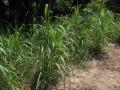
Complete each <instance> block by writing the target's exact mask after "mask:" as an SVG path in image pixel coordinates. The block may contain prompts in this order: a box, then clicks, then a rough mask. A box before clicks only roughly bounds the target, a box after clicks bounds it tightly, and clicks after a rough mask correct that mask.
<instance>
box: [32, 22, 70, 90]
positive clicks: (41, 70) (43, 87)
mask: <svg viewBox="0 0 120 90" xmlns="http://www.w3.org/2000/svg"><path fill="white" fill-rule="evenodd" d="M61 28H62V29H61ZM66 33H67V32H66V31H65V29H64V28H63V27H62V26H60V25H58V26H53V25H51V24H50V23H47V24H46V23H45V24H44V25H43V26H42V25H37V26H35V33H34V35H33V38H32V40H33V42H32V43H33V48H34V49H33V52H34V53H36V54H37V55H39V60H38V65H37V66H36V72H35V75H34V82H33V85H32V88H33V90H47V89H48V87H49V86H50V85H51V84H54V83H55V82H56V80H58V79H59V78H60V77H61V78H64V74H65V73H66V72H67V71H66V70H67V59H68V51H67V47H66V45H65V41H64V38H65V37H66Z"/></svg>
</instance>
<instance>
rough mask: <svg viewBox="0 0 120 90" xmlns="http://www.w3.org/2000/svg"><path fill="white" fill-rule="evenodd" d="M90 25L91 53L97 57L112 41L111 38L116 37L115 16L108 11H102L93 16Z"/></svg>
mask: <svg viewBox="0 0 120 90" xmlns="http://www.w3.org/2000/svg"><path fill="white" fill-rule="evenodd" d="M90 24H91V27H90V32H91V33H89V34H90V37H91V41H92V43H91V47H90V53H91V54H92V55H93V56H96V55H99V54H100V53H101V52H102V49H103V47H104V45H105V44H106V43H107V42H108V41H109V40H110V37H113V36H114V32H115V30H114V29H115V26H114V25H115V23H114V17H113V14H112V13H111V12H110V11H108V10H106V9H101V10H100V11H98V12H96V13H94V14H93V15H91V20H90Z"/></svg>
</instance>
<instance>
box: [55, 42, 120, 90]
mask: <svg viewBox="0 0 120 90" xmlns="http://www.w3.org/2000/svg"><path fill="white" fill-rule="evenodd" d="M105 49H106V51H107V53H108V58H105V59H104V60H95V59H93V60H92V61H89V62H88V63H89V64H90V66H91V68H89V69H88V70H81V69H80V68H76V67H74V68H73V69H72V70H71V72H70V77H69V78H67V79H66V80H65V84H64V85H63V83H60V84H58V85H57V86H56V87H54V89H53V90H120V48H118V47H116V46H115V45H114V44H109V45H108V46H107V47H106V48H105Z"/></svg>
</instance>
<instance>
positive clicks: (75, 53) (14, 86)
mask: <svg viewBox="0 0 120 90" xmlns="http://www.w3.org/2000/svg"><path fill="white" fill-rule="evenodd" d="M99 6H100V7H99ZM93 7H94V8H93ZM81 12H82V13H81ZM114 17H115V15H114V14H113V13H112V12H110V11H109V10H107V9H106V8H104V5H101V3H100V4H99V3H98V4H95V5H94V3H92V4H91V5H89V6H88V8H85V9H84V11H81V10H80V9H79V8H78V7H76V8H74V12H73V14H72V15H71V16H61V17H58V19H57V20H56V21H55V22H54V23H52V22H51V21H49V18H47V20H45V21H44V23H43V24H42V25H40V24H34V23H33V24H32V25H31V26H30V30H31V31H33V32H32V35H29V34H28V36H27V38H26V37H25V36H24V35H23V33H21V31H23V30H25V29H26V25H22V26H16V27H15V28H9V26H8V27H7V31H11V29H12V30H14V31H15V33H13V34H10V33H2V34H1V35H0V90H20V87H21V83H22V80H25V79H30V80H31V81H32V82H31V88H32V90H47V89H48V88H50V86H51V85H54V84H55V83H56V81H57V80H59V79H64V78H65V76H66V75H67V72H68V71H69V69H70V64H71V63H73V64H78V65H80V66H84V64H85V60H87V59H88V58H89V56H90V55H91V57H93V58H94V57H95V56H96V55H98V54H100V52H101V51H102V48H103V46H104V45H106V43H107V42H110V41H112V40H114V41H116V40H118V41H119V40H120V28H119V24H120V22H119V20H118V19H117V21H116V19H115V18H114ZM116 17H117V18H119V15H118V16H117V15H116ZM1 30H2V28H1Z"/></svg>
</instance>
